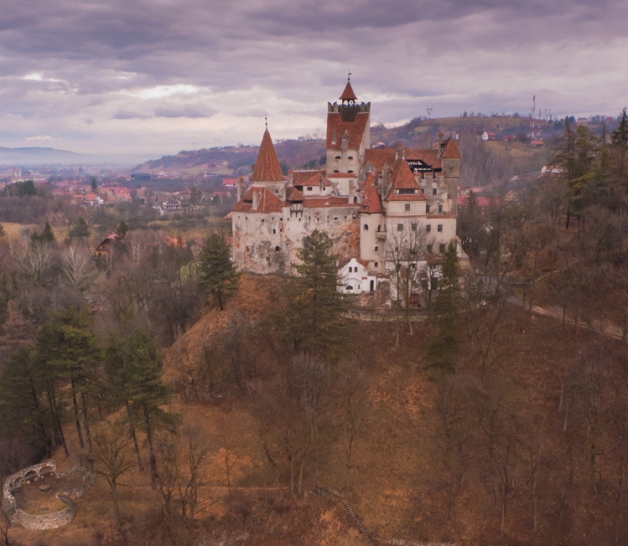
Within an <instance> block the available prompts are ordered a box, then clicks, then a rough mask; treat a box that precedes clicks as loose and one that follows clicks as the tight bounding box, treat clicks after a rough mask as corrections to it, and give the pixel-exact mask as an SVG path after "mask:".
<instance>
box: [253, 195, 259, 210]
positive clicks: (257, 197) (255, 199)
mask: <svg viewBox="0 0 628 546" xmlns="http://www.w3.org/2000/svg"><path fill="white" fill-rule="evenodd" d="M258 206H259V194H258V193H257V192H256V191H253V210H257V207H258Z"/></svg>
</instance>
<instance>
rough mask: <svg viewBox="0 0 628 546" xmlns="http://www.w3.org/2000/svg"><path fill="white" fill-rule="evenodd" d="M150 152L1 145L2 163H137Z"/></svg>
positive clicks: (34, 164) (0, 156)
mask: <svg viewBox="0 0 628 546" xmlns="http://www.w3.org/2000/svg"><path fill="white" fill-rule="evenodd" d="M147 155H149V154H80V153H77V152H71V151H69V150H57V149H56V148H43V147H32V148H7V147H2V146H0V165H12V166H36V165H77V164H78V165H87V164H91V165H125V166H131V165H137V163H138V162H139V161H143V160H145V159H146V156H147Z"/></svg>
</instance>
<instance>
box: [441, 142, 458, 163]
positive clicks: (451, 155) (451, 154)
mask: <svg viewBox="0 0 628 546" xmlns="http://www.w3.org/2000/svg"><path fill="white" fill-rule="evenodd" d="M440 156H441V157H442V158H443V159H460V150H458V145H457V144H456V141H455V140H454V139H453V138H451V137H450V138H449V139H448V140H447V144H445V148H444V149H443V153H442V154H441V155H440Z"/></svg>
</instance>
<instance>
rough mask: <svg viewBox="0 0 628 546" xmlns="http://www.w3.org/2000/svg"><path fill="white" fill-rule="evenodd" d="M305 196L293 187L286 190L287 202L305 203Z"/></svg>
mask: <svg viewBox="0 0 628 546" xmlns="http://www.w3.org/2000/svg"><path fill="white" fill-rule="evenodd" d="M304 200H305V196H304V195H303V194H302V193H301V192H300V191H299V190H297V189H296V188H295V187H293V186H288V187H287V188H286V201H304Z"/></svg>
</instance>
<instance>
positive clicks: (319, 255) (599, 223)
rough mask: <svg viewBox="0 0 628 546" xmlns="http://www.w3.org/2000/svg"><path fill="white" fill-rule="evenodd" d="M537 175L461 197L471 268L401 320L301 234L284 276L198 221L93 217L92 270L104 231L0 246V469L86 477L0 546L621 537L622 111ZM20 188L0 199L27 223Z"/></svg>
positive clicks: (322, 243) (627, 280)
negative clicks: (55, 511)
mask: <svg viewBox="0 0 628 546" xmlns="http://www.w3.org/2000/svg"><path fill="white" fill-rule="evenodd" d="M474 145H475V144H469V147H470V148H472V147H473V146H474ZM553 166H554V168H553V169H552V170H553V172H552V173H547V174H545V175H542V176H540V177H538V178H535V179H534V180H531V181H529V182H528V183H527V185H526V186H525V187H523V188H522V189H520V190H518V191H517V192H516V193H515V195H514V196H513V195H512V194H509V193H508V192H507V191H506V189H505V188H503V187H500V186H499V185H496V186H495V191H494V193H493V195H492V197H491V198H490V200H489V204H488V206H482V207H481V206H480V205H479V204H478V200H477V199H476V196H474V195H473V193H471V194H470V195H469V196H468V198H467V200H466V201H465V203H464V204H463V205H461V206H460V208H459V211H458V238H459V242H460V245H461V246H462V249H463V250H464V252H465V254H466V255H467V256H468V263H462V262H466V260H461V259H460V258H459V257H458V253H457V252H456V249H455V247H454V245H451V246H450V247H449V248H448V249H447V251H446V253H445V254H444V257H443V259H442V264H441V271H442V275H441V277H440V279H439V283H438V289H437V290H435V293H434V294H433V295H431V297H430V300H429V302H430V303H429V306H428V309H422V310H421V312H420V313H419V312H417V313H415V314H414V315H410V314H409V313H407V312H402V311H401V310H400V311H399V312H395V311H394V310H393V311H390V312H388V313H384V314H382V315H381V316H374V315H376V313H374V312H361V311H360V310H356V309H355V308H354V302H353V301H352V300H351V298H347V297H345V296H343V295H341V293H340V292H338V290H337V286H338V277H337V269H336V257H335V256H333V254H332V253H331V243H330V242H329V240H328V239H327V238H326V236H325V235H324V234H323V233H319V232H315V233H314V234H313V235H312V236H310V237H308V238H306V242H305V246H304V249H303V250H302V252H301V255H300V258H301V263H300V264H299V265H298V266H297V268H296V270H297V275H296V276H295V277H293V278H279V277H272V276H268V277H258V276H252V275H246V274H243V273H241V272H238V271H236V270H235V269H234V267H233V266H232V264H231V262H230V260H229V247H228V243H227V241H226V239H225V237H224V236H223V234H222V233H220V230H219V229H215V228H213V227H212V225H211V224H208V225H206V226H201V228H204V229H205V236H206V238H205V239H204V241H203V242H202V243H201V244H195V243H191V242H190V243H189V244H188V243H186V242H185V241H184V240H183V238H180V239H176V238H166V237H165V233H163V232H160V231H159V230H156V229H151V228H150V227H146V226H147V225H148V224H149V221H147V220H145V221H146V223H145V224H144V225H142V224H140V223H134V222H133V220H132V217H131V216H124V217H118V216H110V217H108V218H107V220H106V222H108V224H107V229H109V228H111V229H114V230H115V231H116V232H117V233H118V234H119V235H120V237H119V238H118V239H117V240H116V242H115V244H113V245H112V246H111V247H110V248H109V250H108V251H107V252H106V253H103V254H102V255H101V256H99V257H96V258H95V257H94V244H93V242H94V241H93V240H91V239H90V237H89V236H86V233H89V232H90V230H94V226H95V225H96V224H97V221H98V220H97V219H98V217H97V216H94V217H92V218H86V219H83V224H84V225H83V224H81V222H80V221H79V219H78V216H77V215H78V213H73V214H74V216H73V217H72V219H71V220H69V222H68V223H65V226H66V227H65V232H64V233H67V237H65V235H64V237H61V236H60V233H61V231H60V230H59V228H58V226H57V224H63V221H62V220H61V219H62V218H64V216H63V215H64V214H65V212H64V211H58V214H57V215H56V216H55V215H53V214H50V212H51V209H50V208H49V207H50V205H46V207H44V209H45V210H47V211H48V213H43V215H42V216H38V217H37V221H36V222H35V223H37V224H38V225H39V226H40V227H39V228H36V229H32V230H31V231H30V232H29V233H25V234H24V236H22V237H18V238H16V237H11V236H9V235H8V234H6V233H3V232H0V233H3V235H2V236H0V323H1V325H2V328H1V331H0V335H1V337H0V366H1V373H2V380H1V382H0V476H2V478H3V479H4V477H6V476H8V475H9V474H11V473H12V472H15V471H16V470H18V469H19V468H22V467H24V466H27V465H29V464H32V463H34V462H37V461H40V460H42V459H44V458H46V457H51V456H52V457H54V458H55V460H56V461H57V463H58V464H61V463H62V462H63V461H66V460H67V461H75V460H76V461H80V462H81V463H82V464H85V465H87V466H89V467H90V468H93V469H94V471H95V472H96V473H97V474H98V475H99V476H100V477H101V479H99V480H98V482H97V483H96V485H95V486H94V487H93V488H92V489H91V490H90V491H89V492H88V493H87V494H86V496H85V497H84V499H82V501H81V504H80V505H79V509H78V511H77V515H76V519H75V521H73V522H72V523H71V524H70V525H68V526H67V527H64V528H61V529H58V530H55V531H45V532H35V531H28V530H25V529H22V528H20V527H17V526H16V527H10V526H9V525H8V522H4V523H3V524H2V525H0V528H1V529H2V532H0V544H2V540H4V546H8V545H9V544H10V545H13V546H15V545H24V546H25V545H30V544H34V545H35V544H51V545H56V544H64V545H73V544H76V545H78V544H108V545H118V544H119V545H122V544H130V545H133V544H138V545H139V544H146V543H150V544H163V545H190V546H191V545H196V544H212V545H214V544H216V545H218V544H225V545H226V544H232V545H235V544H240V545H257V544H260V545H263V544H274V545H282V544H285V545H288V544H331V543H335V544H346V545H352V544H364V543H369V541H370V543H371V544H402V545H405V544H412V545H416V544H427V543H442V544H460V545H462V544H468V545H475V544H478V545H479V544H495V545H498V544H499V545H504V544H508V545H513V546H514V545H523V544H531V545H544V544H563V545H574V546H576V545H582V546H584V545H585V544H624V543H626V541H627V540H628V517H626V506H627V502H628V499H627V498H626V496H627V494H628V491H627V488H626V483H625V482H626V479H625V478H626V464H627V463H628V461H627V456H628V441H627V438H628V411H627V410H628V397H627V396H626V389H627V387H628V351H627V348H628V347H627V333H628V315H627V311H626V309H628V307H627V304H628V301H626V299H627V298H628V260H627V258H628V254H627V251H628V215H627V212H628V116H627V115H626V112H625V111H624V112H623V114H622V117H621V121H620V123H619V126H618V128H617V129H616V130H615V131H613V132H612V133H611V134H608V135H602V136H601V137H600V136H596V135H594V134H592V133H591V132H590V131H589V130H588V128H587V127H586V126H582V125H579V126H574V125H571V124H567V125H566V126H565V130H564V134H563V137H562V139H561V140H560V142H559V143H558V144H557V148H556V150H555V156H554V160H553ZM26 193H27V194H25V195H14V196H0V201H1V200H3V199H11V200H14V201H12V204H11V205H10V206H8V205H7V209H9V208H11V209H12V208H15V207H21V208H23V210H29V211H33V212H32V214H33V215H34V216H33V218H35V217H36V215H37V214H39V213H37V210H38V209H37V206H39V205H37V203H40V202H41V201H42V200H44V201H45V197H42V196H41V195H36V194H35V195H33V194H32V192H30V191H29V192H26ZM2 206H4V205H0V210H2ZM136 210H137V214H138V216H141V215H142V214H143V213H142V210H141V208H140V207H139V205H138V208H137V209H136ZM29 214H30V213H29ZM98 214H103V213H98ZM46 222H48V223H46ZM103 223H104V220H103ZM197 227H198V226H197ZM72 230H74V231H72ZM103 230H104V228H103ZM70 231H72V235H71V236H70ZM354 516H355V517H354ZM38 533H39V534H38Z"/></svg>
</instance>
